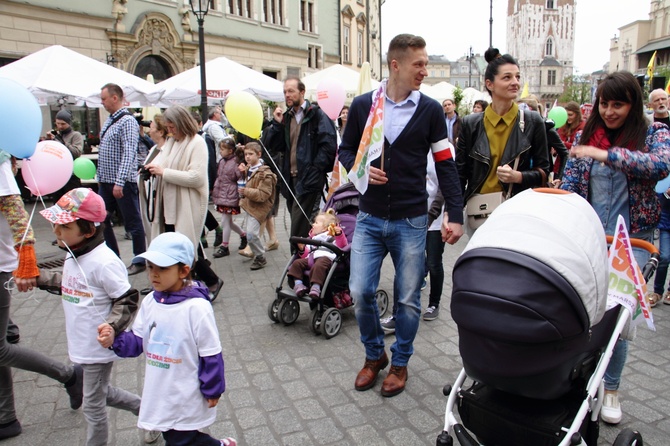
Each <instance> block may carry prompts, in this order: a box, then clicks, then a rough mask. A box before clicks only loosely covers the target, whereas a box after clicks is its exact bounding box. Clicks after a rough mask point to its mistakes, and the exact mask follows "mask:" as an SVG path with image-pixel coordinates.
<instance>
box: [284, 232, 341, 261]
mask: <svg viewBox="0 0 670 446" xmlns="http://www.w3.org/2000/svg"><path fill="white" fill-rule="evenodd" d="M289 241H290V242H291V243H302V244H303V245H312V246H319V247H324V248H326V249H328V250H330V251H332V252H333V253H335V255H336V256H338V257H341V256H342V255H343V254H344V253H345V250H343V249H342V248H340V247H339V246H337V245H336V244H334V243H328V242H325V241H323V240H314V239H311V238H307V237H296V236H292V237H291V238H290V239H289Z"/></svg>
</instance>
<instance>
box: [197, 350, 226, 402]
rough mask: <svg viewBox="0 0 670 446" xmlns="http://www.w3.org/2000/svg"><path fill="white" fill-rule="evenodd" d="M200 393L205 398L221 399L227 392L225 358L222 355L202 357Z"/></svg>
mask: <svg viewBox="0 0 670 446" xmlns="http://www.w3.org/2000/svg"><path fill="white" fill-rule="evenodd" d="M198 379H199V380H200V392H201V393H202V395H203V396H204V397H205V398H219V397H221V395H222V394H223V392H224V391H225V390H226V379H225V378H224V374H223V356H222V355H221V353H219V354H217V355H212V356H201V357H200V364H199V366H198Z"/></svg>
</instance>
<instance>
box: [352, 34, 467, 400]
mask: <svg viewBox="0 0 670 446" xmlns="http://www.w3.org/2000/svg"><path fill="white" fill-rule="evenodd" d="M387 61H388V65H389V73H390V75H389V79H388V83H387V84H386V88H385V91H384V92H383V93H384V96H381V98H384V99H383V100H384V106H383V137H384V138H383V139H384V142H383V144H384V148H383V152H382V154H381V155H380V156H379V157H378V158H376V159H374V160H372V161H371V164H370V173H369V179H368V187H367V189H366V190H365V192H364V193H362V194H361V197H360V200H359V213H358V217H357V220H356V230H355V232H354V239H353V241H352V244H351V267H350V269H351V273H350V276H349V288H350V290H351V296H352V297H353V298H354V300H355V301H356V319H357V321H358V328H359V330H360V332H361V341H362V342H363V344H364V345H365V364H364V365H363V368H362V369H361V371H360V372H359V373H358V375H357V376H356V380H355V383H354V388H355V389H356V390H359V391H364V390H368V389H370V388H372V387H374V385H375V381H376V380H377V376H378V375H379V372H380V371H381V370H382V369H384V368H385V367H386V366H387V365H388V364H389V358H388V356H387V354H386V351H385V348H384V331H383V330H382V326H381V324H380V321H379V309H378V308H377V303H376V301H375V292H376V289H377V285H378V284H379V277H380V269H381V266H382V263H383V261H384V258H385V257H386V255H387V254H391V258H392V259H393V264H394V266H395V270H396V277H395V281H394V289H395V290H396V291H397V298H398V309H397V312H396V316H395V321H396V324H395V329H396V331H395V333H396V342H395V343H394V344H393V345H392V346H391V353H392V357H391V361H390V362H391V369H390V371H389V373H388V375H387V376H386V378H385V379H384V382H383V384H382V388H381V394H382V395H383V396H386V397H391V396H394V395H397V394H399V393H400V392H402V391H403V390H405V382H406V381H407V363H408V362H409V359H410V357H411V356H412V353H413V351H414V347H413V344H414V337H415V336H416V333H417V330H418V328H419V318H420V316H421V282H422V281H423V278H424V276H425V271H424V251H425V246H426V231H427V229H428V215H427V214H428V206H427V199H428V193H427V192H426V166H427V162H428V153H432V156H433V159H434V160H435V172H436V175H437V179H438V183H439V187H440V190H441V192H442V196H443V197H444V200H445V214H444V216H443V217H442V240H443V241H445V242H447V243H449V244H454V243H456V242H457V241H458V239H459V238H460V237H461V236H462V235H463V228H462V223H463V197H462V196H461V190H460V183H459V180H458V171H457V170H456V163H455V162H454V160H453V147H452V146H451V144H450V143H449V141H448V135H447V125H446V122H445V120H444V115H443V114H442V111H441V110H440V104H439V103H437V102H435V101H434V100H433V99H430V98H428V97H427V96H424V95H423V94H422V93H420V92H419V87H420V86H421V82H422V80H423V79H424V78H425V77H426V76H428V71H427V69H426V65H427V64H428V53H427V52H426V42H425V40H424V39H423V38H421V37H418V36H413V35H410V34H401V35H399V36H396V37H395V38H393V40H391V43H390V44H389V50H388V53H387ZM375 94H376V93H375ZM372 106H373V95H372V94H370V93H367V94H363V95H361V96H357V97H356V98H354V101H353V102H352V104H351V108H350V109H349V116H348V120H347V126H346V129H345V131H344V135H343V136H342V143H341V144H340V152H339V156H340V158H339V159H340V161H341V162H342V164H343V165H344V167H345V168H347V169H348V170H349V171H351V170H352V167H353V166H354V163H355V159H356V154H357V151H358V147H359V144H360V142H361V139H362V136H363V132H364V131H365V127H366V121H367V117H368V115H369V113H370V109H371V107H372ZM375 113H378V111H377V110H376V111H375ZM359 190H360V188H359Z"/></svg>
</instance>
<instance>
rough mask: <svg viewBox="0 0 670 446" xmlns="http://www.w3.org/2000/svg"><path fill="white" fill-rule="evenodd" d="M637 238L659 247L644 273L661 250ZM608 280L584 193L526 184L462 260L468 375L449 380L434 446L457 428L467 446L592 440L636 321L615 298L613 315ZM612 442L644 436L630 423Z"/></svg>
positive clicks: (460, 307)
mask: <svg viewBox="0 0 670 446" xmlns="http://www.w3.org/2000/svg"><path fill="white" fill-rule="evenodd" d="M558 192H560V191H558ZM637 245H638V246H641V247H643V248H645V249H648V250H650V252H655V253H656V254H655V255H652V258H651V260H650V261H649V262H648V264H647V265H645V268H644V270H645V271H644V274H645V278H648V277H649V276H651V274H653V271H654V270H655V266H656V264H657V262H658V260H657V259H658V254H657V250H656V249H655V248H654V247H653V245H651V244H649V243H646V242H642V243H637ZM608 280H609V274H608V260H607V242H606V237H605V233H604V231H603V229H602V224H601V222H600V220H599V218H598V216H597V215H596V213H595V211H593V209H592V207H591V206H590V204H589V203H588V202H587V201H586V200H584V199H583V198H581V197H579V196H578V195H576V194H568V193H556V191H555V190H554V189H540V190H527V191H524V192H522V193H520V194H518V195H517V196H515V197H514V198H512V199H510V200H508V201H506V202H505V203H503V204H502V205H501V206H500V207H499V208H498V209H496V211H495V212H494V213H493V214H492V215H491V217H490V218H489V219H488V221H487V222H486V223H485V224H484V225H482V226H481V227H480V228H479V229H478V231H477V232H476V233H475V234H474V235H473V237H472V238H471V240H470V241H469V243H468V245H467V246H466V248H465V250H464V251H463V253H462V254H461V256H460V257H459V258H458V260H457V261H456V264H455V265H454V269H453V292H452V300H451V314H452V317H453V319H454V321H455V322H456V324H457V325H458V332H459V350H460V354H461V357H462V360H463V370H462V371H461V372H460V374H459V376H458V378H457V380H456V382H455V384H454V386H453V390H452V388H451V387H450V386H447V387H445V395H446V394H449V400H448V403H447V408H446V413H445V427H444V431H443V432H442V433H441V434H440V435H439V436H438V439H437V444H438V445H451V444H453V438H452V434H454V435H455V436H456V437H457V439H458V441H459V443H460V444H462V445H477V444H480V443H481V444H485V445H489V446H490V445H499V446H505V445H510V446H511V445H515V446H517V445H533V446H538V445H584V444H592V445H595V444H596V442H597V438H598V422H599V413H600V408H601V407H602V400H603V392H604V387H603V384H602V378H603V376H604V374H605V370H606V368H607V365H608V363H609V360H610V358H611V355H612V351H613V349H614V346H615V344H616V342H617V340H618V338H619V336H620V335H621V333H622V331H623V330H624V327H625V326H626V323H627V321H628V320H629V319H630V312H629V310H628V309H624V308H623V307H621V306H619V305H616V306H614V307H613V308H611V309H609V310H607V308H606V306H607V289H608ZM467 378H470V379H472V380H473V383H472V384H471V385H469V386H467V387H466V386H465V385H464V384H465V382H466V379H467ZM454 406H457V407H458V411H459V415H460V418H461V421H462V424H460V423H458V421H457V419H456V417H455V415H454V413H453V408H454ZM468 431H470V432H472V433H473V434H474V436H475V437H476V438H477V441H475V439H474V438H473V437H472V436H470V434H469V433H468ZM614 444H615V445H633V444H637V445H641V444H642V439H641V436H640V435H639V433H637V432H633V431H630V430H624V431H623V432H622V433H621V434H620V436H619V437H618V438H617V442H615V443H614Z"/></svg>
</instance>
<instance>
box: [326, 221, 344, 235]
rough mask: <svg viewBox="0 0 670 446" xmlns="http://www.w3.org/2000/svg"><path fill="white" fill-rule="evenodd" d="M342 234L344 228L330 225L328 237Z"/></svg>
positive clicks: (333, 224)
mask: <svg viewBox="0 0 670 446" xmlns="http://www.w3.org/2000/svg"><path fill="white" fill-rule="evenodd" d="M340 234H342V228H340V227H339V226H337V225H336V224H335V223H331V224H329V225H328V235H329V236H331V237H335V236H337V235H340Z"/></svg>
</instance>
